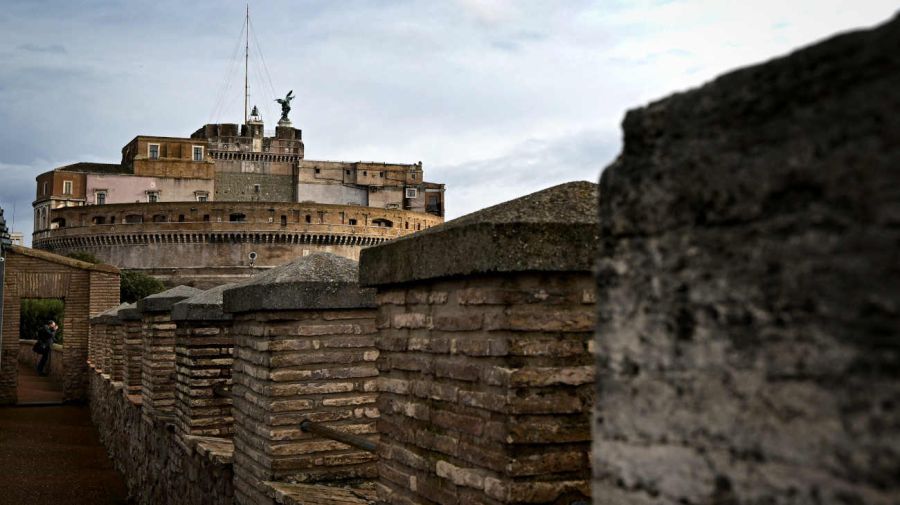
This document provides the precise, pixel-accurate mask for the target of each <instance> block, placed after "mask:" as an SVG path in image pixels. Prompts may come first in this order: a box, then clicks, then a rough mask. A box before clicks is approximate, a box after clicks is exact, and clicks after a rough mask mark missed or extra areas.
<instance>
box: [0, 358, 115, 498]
mask: <svg viewBox="0 0 900 505" xmlns="http://www.w3.org/2000/svg"><path fill="white" fill-rule="evenodd" d="M24 368H25V370H24V372H23V371H22V369H21V368H20V375H19V381H20V388H19V394H20V395H22V394H23V393H25V398H22V397H21V396H20V400H25V399H30V401H38V399H39V398H43V400H41V401H50V400H48V399H50V398H53V394H54V392H53V387H52V386H53V385H52V383H49V382H48V380H45V378H42V377H37V375H36V374H34V371H33V370H32V371H30V372H29V370H30V367H27V366H25V367H24ZM60 398H61V396H60ZM0 468H2V469H3V470H2V471H0V505H20V504H27V505H56V504H60V505H63V504H65V505H82V504H83V505H88V504H96V505H124V504H126V503H128V502H127V501H126V499H125V497H126V494H127V492H126V489H125V483H124V481H123V480H122V477H121V475H119V473H118V472H116V471H115V469H114V468H113V466H112V463H111V462H110V460H109V458H108V457H107V455H106V450H105V449H104V448H103V446H101V445H100V441H99V439H98V438H97V430H96V429H95V428H94V426H93V425H92V424H91V416H90V411H89V410H88V408H87V407H86V406H84V405H60V406H49V407H27V406H25V407H23V406H19V407H0Z"/></svg>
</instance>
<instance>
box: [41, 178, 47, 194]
mask: <svg viewBox="0 0 900 505" xmlns="http://www.w3.org/2000/svg"><path fill="white" fill-rule="evenodd" d="M41 194H42V195H46V194H47V181H44V183H43V184H41Z"/></svg>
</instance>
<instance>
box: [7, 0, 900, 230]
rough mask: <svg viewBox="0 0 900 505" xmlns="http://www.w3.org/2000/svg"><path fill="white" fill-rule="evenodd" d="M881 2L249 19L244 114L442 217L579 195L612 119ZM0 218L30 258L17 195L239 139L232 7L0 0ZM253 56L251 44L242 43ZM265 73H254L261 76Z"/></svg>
mask: <svg viewBox="0 0 900 505" xmlns="http://www.w3.org/2000/svg"><path fill="white" fill-rule="evenodd" d="M896 6H897V4H896V0H893V1H890V0H889V1H881V0H854V1H836V0H814V1H812V0H789V1H785V0H778V1H767V0H766V1H763V0H756V1H752V2H750V1H744V2H738V1H727V0H713V1H702V0H696V1H694V0H685V1H679V0H673V1H659V0H657V1H649V0H648V1H644V0H636V1H605V0H604V1H586V0H584V1H582V0H559V1H550V0H534V1H529V0H518V1H516V0H445V1H437V0H427V1H426V0H422V1H412V0H409V1H387V0H381V1H378V0H368V1H366V0H355V1H354V0H341V1H332V0H322V1H313V0H304V1H299V0H295V1H278V0H266V1H261V0H260V1H252V2H251V4H250V10H251V19H252V24H253V28H255V30H251V34H252V35H251V45H253V46H254V47H259V48H261V51H262V56H263V57H264V60H263V59H261V58H260V57H259V56H257V54H256V50H255V49H253V48H251V75H252V76H251V95H252V96H251V99H250V101H251V103H252V104H259V106H260V110H261V111H262V113H263V118H264V120H266V123H267V127H274V125H275V122H276V121H277V119H278V107H277V104H274V103H273V101H272V100H273V99H274V98H275V96H273V95H275V94H278V95H282V94H284V93H286V92H287V91H288V90H289V89H293V90H294V94H295V95H297V98H296V100H294V102H293V111H292V113H291V119H292V120H293V123H294V126H295V127H298V128H301V129H302V130H303V138H304V141H305V143H306V156H307V158H310V159H320V160H321V159H324V160H345V161H357V160H367V161H391V162H403V163H412V162H416V161H420V160H421V161H422V162H423V164H424V168H425V175H426V179H427V180H430V181H435V182H443V183H446V184H447V188H448V189H447V213H448V217H456V216H459V215H462V214H465V213H468V212H471V211H474V210H477V209H479V208H482V207H485V206H487V205H491V204H494V203H498V202H502V201H505V200H509V199H511V198H515V197H517V196H521V195H523V194H526V193H529V192H532V191H535V190H538V189H541V188H545V187H547V186H551V185H554V184H557V183H559V182H563V181H569V180H579V179H586V180H592V181H596V180H597V178H598V177H599V174H600V172H601V170H602V169H603V167H604V166H606V165H607V164H608V163H609V162H610V161H611V160H612V159H613V158H614V157H615V156H616V154H617V153H618V150H619V147H620V139H621V134H620V131H619V123H620V121H621V119H622V117H623V115H624V113H625V111H626V110H628V109H630V108H634V107H638V106H641V105H643V104H645V103H647V102H648V101H650V100H655V99H658V98H662V97H664V96H666V95H669V94H671V93H673V92H676V91H680V90H684V89H687V88H691V87H696V86H699V85H701V84H703V83H704V82H706V81H709V80H710V79H712V78H714V77H715V76H716V75H718V74H720V73H722V72H725V71H727V70H730V69H734V68H737V67H741V66H745V65H748V64H752V63H758V62H761V61H764V60H767V59H770V58H772V57H775V56H778V55H782V54H785V53H787V52H789V51H791V50H793V49H795V48H798V47H801V46H804V45H808V44H810V43H812V42H815V41H817V40H821V39H822V38H825V37H827V36H829V35H831V34H834V33H837V32H841V31H846V30H850V29H854V28H859V27H867V26H872V25H875V24H878V23H881V22H883V21H886V20H887V19H888V18H890V17H891V16H892V15H893V14H894V11H895V9H896ZM2 7H3V8H2V9H0V120H2V128H0V206H2V207H3V208H4V209H5V211H6V217H7V221H8V222H9V221H11V220H12V214H13V207H14V206H15V213H16V216H15V229H16V231H22V232H25V233H26V236H27V237H28V240H29V242H30V233H31V225H32V209H31V202H32V200H33V198H34V177H35V176H36V175H37V174H39V173H42V172H45V171H47V170H50V169H52V168H54V167H57V166H61V165H64V164H67V163H72V162H76V161H101V162H113V163H117V162H119V161H120V158H121V148H122V146H124V145H125V144H126V143H127V142H128V141H129V140H131V139H132V138H134V137H135V136H136V135H138V134H142V135H166V136H188V135H190V134H191V133H192V132H193V131H195V130H196V129H197V128H199V127H200V126H201V125H203V124H204V123H207V122H233V123H237V122H241V121H242V119H243V117H242V114H243V113H242V96H243V95H242V84H243V83H242V79H243V77H242V69H241V65H242V63H239V62H238V61H239V60H240V58H237V59H236V58H235V56H236V55H239V54H240V53H241V48H240V42H239V36H240V33H241V28H242V23H243V15H244V8H245V2H244V1H231V0H228V1H223V0H218V1H199V0H194V1H191V2H184V1H177V0H154V1H152V2H151V1H119V2H113V1H100V0H95V1H73V0H59V1H43V0H3V2H2ZM254 39H255V40H254ZM263 61H264V63H263Z"/></svg>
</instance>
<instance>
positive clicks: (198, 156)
mask: <svg viewBox="0 0 900 505" xmlns="http://www.w3.org/2000/svg"><path fill="white" fill-rule="evenodd" d="M194 161H203V146H194Z"/></svg>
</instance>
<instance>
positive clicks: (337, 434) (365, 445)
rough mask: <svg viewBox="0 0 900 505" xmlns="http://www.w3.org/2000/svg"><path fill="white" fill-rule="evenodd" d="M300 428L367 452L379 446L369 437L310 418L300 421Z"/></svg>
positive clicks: (373, 450)
mask: <svg viewBox="0 0 900 505" xmlns="http://www.w3.org/2000/svg"><path fill="white" fill-rule="evenodd" d="M300 430H301V431H304V432H306V433H315V434H316V435H319V436H320V437H325V438H330V439H331V440H337V441H338V442H341V443H342V444H347V445H349V446H350V447H355V448H356V449H360V450H363V451H366V452H375V450H376V448H377V445H376V444H375V442H373V441H371V440H369V439H368V438H365V437H361V436H359V435H353V434H352V433H345V432H343V431H338V430H333V429H331V428H327V427H325V426H322V425H321V424H319V423H314V422H312V421H310V420H309V419H304V420H303V421H301V422H300Z"/></svg>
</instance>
